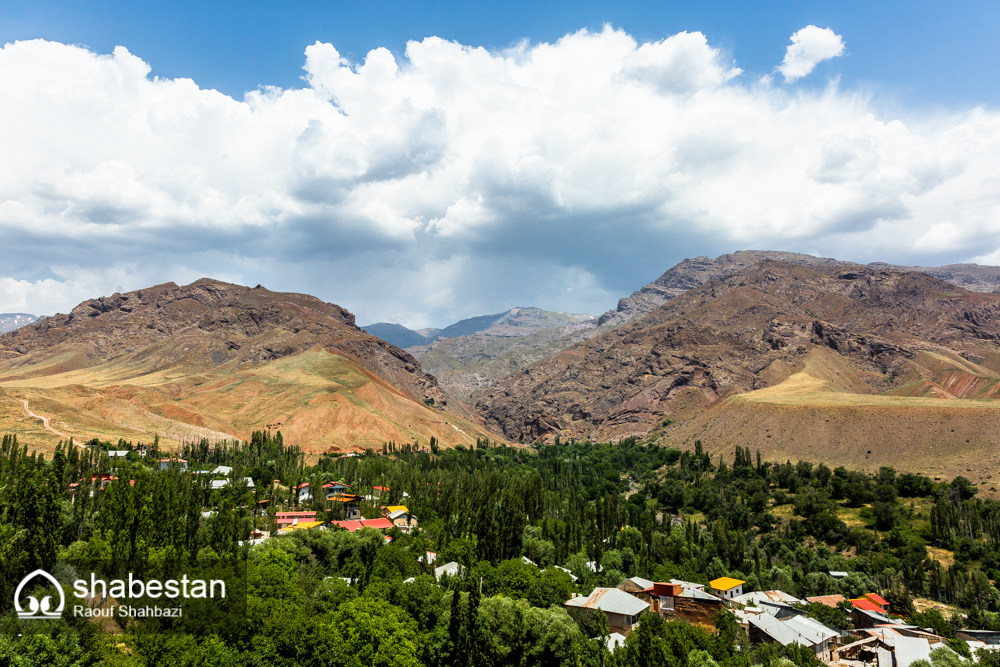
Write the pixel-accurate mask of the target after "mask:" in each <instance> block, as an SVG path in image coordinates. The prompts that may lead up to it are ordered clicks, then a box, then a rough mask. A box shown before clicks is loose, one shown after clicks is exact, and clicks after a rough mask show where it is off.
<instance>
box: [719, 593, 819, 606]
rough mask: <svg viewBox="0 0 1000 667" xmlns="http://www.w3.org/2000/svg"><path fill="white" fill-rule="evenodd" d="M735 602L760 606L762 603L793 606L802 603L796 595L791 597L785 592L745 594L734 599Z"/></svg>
mask: <svg viewBox="0 0 1000 667" xmlns="http://www.w3.org/2000/svg"><path fill="white" fill-rule="evenodd" d="M733 602H737V603H739V604H759V603H761V602H778V603H783V604H786V605H787V604H792V603H797V602H802V600H800V599H798V598H797V597H795V596H794V595H789V594H788V593H786V592H785V591H754V592H752V593H744V594H743V595H737V596H736V597H734V598H733Z"/></svg>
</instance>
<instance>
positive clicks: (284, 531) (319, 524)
mask: <svg viewBox="0 0 1000 667" xmlns="http://www.w3.org/2000/svg"><path fill="white" fill-rule="evenodd" d="M324 523H325V521H298V522H296V523H293V524H290V525H287V526H285V527H284V528H279V529H278V534H279V535H288V534H289V533H292V532H294V531H296V530H308V529H309V528H319V529H320V530H323V524H324Z"/></svg>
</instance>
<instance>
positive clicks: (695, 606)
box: [660, 597, 722, 630]
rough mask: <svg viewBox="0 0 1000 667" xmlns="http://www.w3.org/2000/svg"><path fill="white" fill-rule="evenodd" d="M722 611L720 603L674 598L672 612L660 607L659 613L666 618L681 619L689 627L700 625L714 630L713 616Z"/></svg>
mask: <svg viewBox="0 0 1000 667" xmlns="http://www.w3.org/2000/svg"><path fill="white" fill-rule="evenodd" d="M720 609H722V602H712V601H711V600H696V599H694V598H683V597H676V598H674V608H673V611H672V612H671V610H669V609H666V608H665V605H664V606H661V607H660V613H661V614H663V615H664V616H666V617H667V618H683V619H684V620H686V621H687V622H688V623H690V624H691V625H700V626H702V627H705V628H709V629H711V630H715V615H716V614H718V613H719V610H720Z"/></svg>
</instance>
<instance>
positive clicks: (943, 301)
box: [476, 260, 1000, 440]
mask: <svg viewBox="0 0 1000 667" xmlns="http://www.w3.org/2000/svg"><path fill="white" fill-rule="evenodd" d="M998 339H1000V295H994V294H984V293H976V292H970V291H967V290H964V289H960V288H956V287H955V286H954V285H951V284H949V283H946V282H944V281H942V280H940V279H937V278H935V277H933V276H931V275H928V274H927V273H923V272H905V271H899V270H894V269H885V268H877V267H865V266H858V265H844V264H841V263H834V262H825V263H823V264H814V265H812V266H810V265H807V264H801V263H790V262H784V261H775V260H764V261H760V262H757V263H754V264H751V265H750V266H747V267H745V268H742V269H739V270H737V271H735V272H731V273H727V274H726V275H723V276H721V277H719V278H717V279H715V280H713V281H710V282H708V283H705V284H703V285H702V286H700V287H696V288H694V289H692V290H689V291H686V292H683V293H682V294H680V295H678V296H676V297H674V298H672V299H670V300H669V301H666V302H665V303H664V304H662V305H661V306H659V307H658V308H656V309H655V310H654V311H653V312H651V313H649V314H647V315H645V316H644V317H641V318H639V319H636V320H633V321H631V322H629V323H627V324H624V325H621V326H619V327H617V328H616V329H613V330H611V331H608V332H606V333H603V334H601V335H600V336H597V337H594V338H592V339H590V340H588V341H585V342H582V343H577V344H575V345H573V346H571V347H568V348H567V349H565V350H563V351H562V352H560V353H558V354H556V355H554V356H552V357H551V358H548V359H545V360H542V361H539V362H536V363H534V364H532V365H530V366H528V367H526V368H524V369H522V370H521V371H520V372H518V373H516V374H514V375H511V376H510V377H508V378H506V379H504V380H502V381H500V382H499V383H497V384H496V385H495V386H494V387H492V388H490V389H488V390H485V391H484V392H482V393H481V394H480V395H478V396H477V401H476V405H477V407H478V408H479V409H480V410H481V411H482V412H483V414H484V415H485V416H486V418H487V423H488V424H489V425H491V426H493V427H494V428H496V429H498V430H500V431H502V432H503V433H505V434H506V435H507V437H509V438H512V439H524V440H534V439H539V438H551V437H554V436H556V435H561V436H563V437H577V438H590V439H608V438H615V437H624V436H629V435H638V436H642V437H646V436H648V435H649V434H650V433H651V432H653V431H655V429H657V428H659V427H660V426H661V425H662V424H663V420H664V419H667V420H670V421H672V422H678V421H682V420H687V419H691V418H694V417H697V416H698V415H700V414H702V413H703V412H704V411H705V410H707V409H709V408H710V407H711V406H713V405H715V404H717V403H718V402H720V401H723V400H725V399H727V398H728V397H731V396H733V395H735V394H741V393H745V392H753V391H755V390H760V389H764V388H767V387H771V386H774V385H777V384H780V383H781V382H784V381H785V380H787V379H788V378H789V377H790V376H791V375H793V374H794V373H795V372H798V371H802V369H803V368H805V366H806V365H807V362H811V363H814V365H815V364H819V366H820V367H821V370H819V371H815V373H818V374H819V376H821V380H822V382H827V381H828V380H827V379H822V378H826V377H827V375H829V376H830V378H835V376H837V373H839V374H840V376H837V377H839V379H837V380H836V382H839V383H840V384H839V385H837V386H838V391H843V392H848V393H852V394H855V395H877V394H883V393H886V392H888V393H889V394H890V395H895V394H898V395H901V396H903V395H905V396H908V397H917V398H919V397H921V396H925V397H948V396H950V397H953V398H981V399H992V398H994V396H996V392H997V391H1000V351H998V347H997V340H998ZM820 352H822V353H824V354H826V353H831V352H832V353H833V355H834V356H833V357H831V358H830V359H827V360H826V361H823V363H820V362H817V361H815V360H816V359H819V358H820V357H819V356H817V355H819V353H820ZM810 354H811V355H812V356H809V355H810ZM807 357H808V359H807ZM834 362H836V364H840V365H839V366H837V368H839V370H838V371H837V373H834V372H833V371H831V370H830V368H833V367H834V366H835V365H836V364H835V363H834ZM942 373H943V374H944V375H948V374H951V375H954V376H955V377H959V378H961V382H965V383H966V384H968V385H969V387H971V389H966V390H962V391H958V390H957V389H955V387H952V386H950V385H949V384H948V383H949V382H951V380H947V379H946V378H945V379H942ZM831 374H832V375H831ZM845 378H847V379H845ZM835 379H836V378H835ZM829 382H834V380H833V379H830V380H829ZM961 382H959V384H961ZM956 391H958V394H956V393H955V392H956ZM997 405H1000V402H998V403H997Z"/></svg>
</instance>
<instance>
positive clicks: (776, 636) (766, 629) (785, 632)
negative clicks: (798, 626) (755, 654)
mask: <svg viewBox="0 0 1000 667" xmlns="http://www.w3.org/2000/svg"><path fill="white" fill-rule="evenodd" d="M747 622H748V623H750V625H752V626H754V627H756V628H757V629H758V630H760V631H761V632H763V633H764V634H766V635H767V636H768V637H770V638H771V639H773V640H774V641H776V642H778V643H779V644H781V645H782V646H788V645H789V644H796V643H797V644H802V645H803V646H811V645H812V643H808V644H807V643H805V642H804V641H803V638H802V637H801V636H800V635H799V633H797V632H796V631H795V629H794V628H790V627H788V626H787V625H785V624H784V623H782V622H781V621H779V620H778V619H776V618H775V617H774V616H771V615H770V614H761V615H759V616H751V617H749V618H747Z"/></svg>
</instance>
